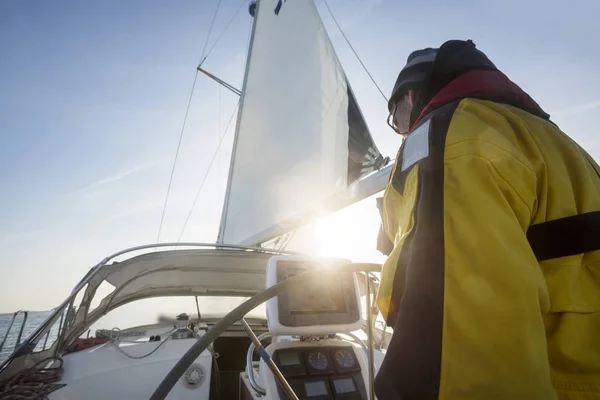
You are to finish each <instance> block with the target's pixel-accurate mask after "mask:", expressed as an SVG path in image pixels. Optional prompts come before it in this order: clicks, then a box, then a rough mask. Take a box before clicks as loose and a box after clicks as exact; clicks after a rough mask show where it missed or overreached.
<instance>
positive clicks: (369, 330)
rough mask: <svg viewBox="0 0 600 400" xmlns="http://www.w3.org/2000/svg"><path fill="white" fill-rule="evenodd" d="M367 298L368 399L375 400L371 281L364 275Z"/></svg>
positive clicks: (366, 274) (367, 275) (367, 274)
mask: <svg viewBox="0 0 600 400" xmlns="http://www.w3.org/2000/svg"><path fill="white" fill-rule="evenodd" d="M365 285H366V294H367V295H366V296H365V297H366V298H367V324H368V327H367V334H368V337H369V399H371V400H375V352H374V349H373V313H372V310H371V279H370V278H369V273H368V272H367V273H365Z"/></svg>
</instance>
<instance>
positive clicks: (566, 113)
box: [550, 101, 600, 117]
mask: <svg viewBox="0 0 600 400" xmlns="http://www.w3.org/2000/svg"><path fill="white" fill-rule="evenodd" d="M599 107H600V101H592V102H589V103H584V104H579V105H576V106H573V107H566V108H561V109H558V110H554V111H553V112H551V113H550V115H551V116H553V117H554V116H559V117H570V116H572V115H577V114H582V113H584V112H587V111H591V110H593V109H596V108H599Z"/></svg>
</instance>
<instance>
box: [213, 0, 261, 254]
mask: <svg viewBox="0 0 600 400" xmlns="http://www.w3.org/2000/svg"><path fill="white" fill-rule="evenodd" d="M258 7H260V0H252V1H251V2H250V5H249V6H248V12H249V13H250V15H251V16H252V33H251V34H250V42H249V45H248V55H247V56H246V68H245V70H244V82H243V84H242V91H241V94H240V106H239V107H238V112H237V118H236V124H235V134H234V136H233V148H232V149H233V150H232V152H231V161H230V163H229V174H228V176H227V188H226V189H225V200H224V201H223V211H222V212H221V224H220V225H219V235H218V237H217V244H224V243H223V235H224V233H225V230H224V229H225V222H226V221H227V210H228V204H229V195H230V194H231V178H232V176H233V167H234V165H235V155H236V152H237V142H238V137H239V133H240V119H241V117H242V108H243V107H244V95H245V94H246V84H247V81H248V68H249V66H250V58H251V57H252V47H253V44H254V34H255V32H256V20H257V16H258Z"/></svg>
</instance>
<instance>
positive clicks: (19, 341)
mask: <svg viewBox="0 0 600 400" xmlns="http://www.w3.org/2000/svg"><path fill="white" fill-rule="evenodd" d="M21 313H23V322H21V328H20V329H19V335H18V336H17V341H16V342H15V346H14V347H13V352H14V350H15V349H16V348H17V347H18V346H19V344H20V343H21V336H23V330H24V329H25V323H26V322H27V317H28V316H29V313H28V312H27V311H24V310H19V311H16V312H15V313H14V314H13V317H12V320H11V321H10V325H8V329H7V330H6V334H5V335H4V338H3V339H2V343H0V352H1V351H2V349H3V348H4V344H5V343H6V339H8V334H9V333H10V330H11V329H12V327H13V324H14V323H15V320H16V319H17V315H19V314H21ZM9 358H10V357H9Z"/></svg>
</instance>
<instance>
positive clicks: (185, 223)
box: [177, 101, 240, 243]
mask: <svg viewBox="0 0 600 400" xmlns="http://www.w3.org/2000/svg"><path fill="white" fill-rule="evenodd" d="M239 105H240V102H239V101H238V103H237V105H236V106H235V109H234V110H233V114H231V117H230V118H229V122H227V126H226V127H225V132H223V135H221V139H220V140H219V145H218V146H217V149H216V150H215V152H214V154H213V156H212V159H211V160H210V164H209V166H208V169H207V170H206V173H205V174H204V178H203V179H202V183H200V187H199V188H198V191H197V192H196V197H195V198H194V201H193V202H192V207H191V208H190V212H189V213H188V215H187V217H186V219H185V222H184V224H183V228H181V233H179V238H178V239H177V243H179V242H181V238H182V236H183V232H184V231H185V228H186V227H187V224H188V222H190V218H191V217H192V213H193V212H194V208H195V207H196V202H197V201H198V198H199V197H200V193H201V192H202V189H203V188H204V183H205V182H206V178H207V177H208V174H209V173H210V170H211V169H212V167H213V164H214V162H215V159H216V158H217V154H219V149H220V148H221V145H222V144H223V139H225V135H226V134H227V131H228V130H229V125H231V121H233V117H234V116H235V115H236V111H237V109H238V107H239Z"/></svg>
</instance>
